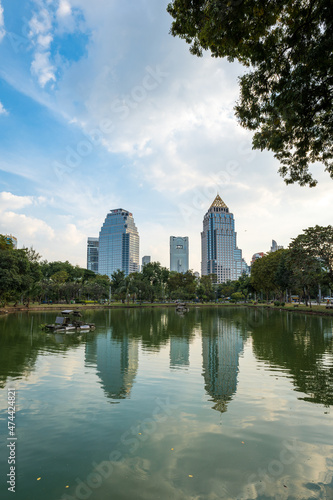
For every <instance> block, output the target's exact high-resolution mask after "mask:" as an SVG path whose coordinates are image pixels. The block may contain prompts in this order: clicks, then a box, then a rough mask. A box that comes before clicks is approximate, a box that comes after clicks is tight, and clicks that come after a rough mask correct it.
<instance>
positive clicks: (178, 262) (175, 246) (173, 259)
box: [170, 236, 189, 273]
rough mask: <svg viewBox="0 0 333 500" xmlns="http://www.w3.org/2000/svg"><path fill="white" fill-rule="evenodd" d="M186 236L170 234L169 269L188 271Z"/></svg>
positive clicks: (180, 271) (181, 271)
mask: <svg viewBox="0 0 333 500" xmlns="http://www.w3.org/2000/svg"><path fill="white" fill-rule="evenodd" d="M188 267H189V266H188V237H187V236H184V237H182V236H170V271H177V272H178V273H186V271H188Z"/></svg>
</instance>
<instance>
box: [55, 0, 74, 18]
mask: <svg viewBox="0 0 333 500" xmlns="http://www.w3.org/2000/svg"><path fill="white" fill-rule="evenodd" d="M71 13H72V9H71V6H70V3H69V2H68V1H67V0H60V1H59V7H58V10H57V16H58V17H60V18H63V17H67V16H70V15H71Z"/></svg>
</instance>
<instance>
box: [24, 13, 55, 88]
mask: <svg viewBox="0 0 333 500" xmlns="http://www.w3.org/2000/svg"><path fill="white" fill-rule="evenodd" d="M29 27H30V32H29V37H30V39H31V40H32V42H33V44H34V45H35V54H34V58H33V60H32V63H31V72H32V74H33V75H35V76H36V77H37V79H38V82H39V85H40V86H41V87H42V88H44V87H45V85H46V84H47V83H48V82H51V81H53V82H55V81H56V76H55V72H56V68H55V66H54V65H53V64H52V63H51V60H50V58H51V52H50V50H49V49H50V46H51V44H52V41H53V35H52V33H51V31H52V16H51V13H50V12H49V11H48V10H47V9H46V8H45V7H41V8H40V10H39V12H38V13H35V14H33V16H32V18H31V19H30V22H29Z"/></svg>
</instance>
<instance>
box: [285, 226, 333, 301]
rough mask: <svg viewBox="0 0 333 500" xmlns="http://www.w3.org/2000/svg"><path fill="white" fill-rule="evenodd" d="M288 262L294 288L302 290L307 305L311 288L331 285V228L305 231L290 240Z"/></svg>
mask: <svg viewBox="0 0 333 500" xmlns="http://www.w3.org/2000/svg"><path fill="white" fill-rule="evenodd" d="M289 260H290V263H291V266H292V269H293V280H294V286H296V287H298V288H300V289H302V291H303V292H304V295H305V299H306V303H307V301H308V300H309V299H310V291H311V288H314V287H317V286H318V285H322V284H331V283H333V227H332V226H326V227H322V226H315V227H309V228H308V229H305V230H304V232H303V234H300V235H298V236H297V237H296V238H293V239H292V242H291V243H290V245H289ZM310 306H311V301H310Z"/></svg>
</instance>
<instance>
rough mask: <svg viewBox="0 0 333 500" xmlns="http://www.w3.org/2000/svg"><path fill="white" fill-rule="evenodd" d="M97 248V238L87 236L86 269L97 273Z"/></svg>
mask: <svg viewBox="0 0 333 500" xmlns="http://www.w3.org/2000/svg"><path fill="white" fill-rule="evenodd" d="M98 249H99V239H98V238H88V241H87V269H89V271H94V273H98Z"/></svg>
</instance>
